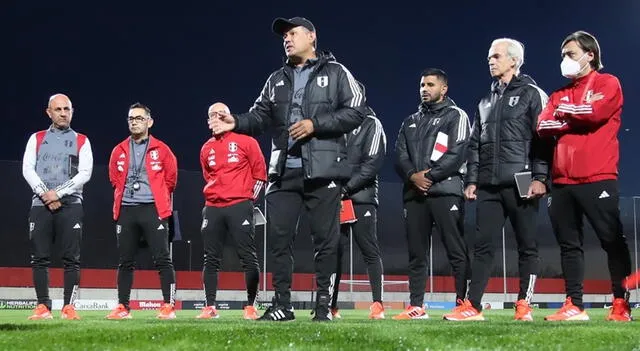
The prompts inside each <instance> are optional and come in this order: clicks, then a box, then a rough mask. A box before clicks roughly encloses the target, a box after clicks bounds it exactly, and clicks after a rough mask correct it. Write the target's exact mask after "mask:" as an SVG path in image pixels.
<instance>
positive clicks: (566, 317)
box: [544, 297, 589, 321]
mask: <svg viewBox="0 0 640 351" xmlns="http://www.w3.org/2000/svg"><path fill="white" fill-rule="evenodd" d="M544 320H545V321H588V320H589V315H587V311H581V310H580V309H579V308H578V307H577V306H576V305H574V304H573V302H571V298H570V297H567V299H566V300H564V304H563V305H562V307H561V308H560V309H559V310H558V312H556V313H554V314H551V315H548V316H546V317H544Z"/></svg>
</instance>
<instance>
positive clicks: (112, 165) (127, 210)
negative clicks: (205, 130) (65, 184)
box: [107, 103, 178, 319]
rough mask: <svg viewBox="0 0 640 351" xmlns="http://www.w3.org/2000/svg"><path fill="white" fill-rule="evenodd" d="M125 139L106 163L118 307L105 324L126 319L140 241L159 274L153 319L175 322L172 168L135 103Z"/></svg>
mask: <svg viewBox="0 0 640 351" xmlns="http://www.w3.org/2000/svg"><path fill="white" fill-rule="evenodd" d="M127 122H128V124H129V132H130V133H131V135H130V136H129V137H128V138H126V139H125V140H123V141H122V142H121V143H120V144H118V145H116V147H114V148H113V151H112V152H111V158H110V159H109V180H110V181H111V185H112V186H113V197H114V201H113V220H114V221H116V237H117V239H118V251H119V259H118V303H119V304H118V306H117V307H116V308H115V309H114V310H113V311H112V312H111V313H110V314H109V315H107V319H129V318H131V314H130V313H129V297H130V294H131V286H132V285H133V271H134V269H135V266H136V261H135V258H136V254H137V252H138V247H139V244H140V241H141V239H144V241H145V242H146V243H147V244H148V245H149V249H150V250H151V257H152V258H153V262H154V264H155V266H156V268H157V269H158V272H159V273H160V287H161V289H162V296H163V298H164V304H163V305H162V306H161V307H160V310H159V312H158V315H157V317H158V319H174V318H176V314H175V309H174V302H175V289H176V277H175V275H176V274H175V271H174V268H173V262H172V260H171V255H170V253H169V223H168V222H169V221H168V218H169V216H171V214H172V208H173V201H172V197H173V191H174V190H175V188H176V184H177V181H178V162H177V160H176V157H175V156H174V154H173V152H172V151H171V149H170V148H169V146H167V144H165V143H163V142H162V141H160V140H159V139H157V138H155V137H152V136H151V135H150V133H149V129H150V128H151V127H152V126H153V123H154V120H153V118H152V117H151V110H150V109H149V107H147V106H145V105H143V104H141V103H135V104H133V105H132V106H131V107H130V108H129V115H128V117H127Z"/></svg>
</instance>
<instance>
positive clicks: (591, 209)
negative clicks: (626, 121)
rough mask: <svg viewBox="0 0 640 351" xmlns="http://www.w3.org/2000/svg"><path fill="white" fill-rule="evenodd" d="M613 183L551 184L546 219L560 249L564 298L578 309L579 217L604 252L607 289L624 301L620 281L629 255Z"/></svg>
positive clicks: (581, 275)
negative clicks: (551, 227) (549, 217)
mask: <svg viewBox="0 0 640 351" xmlns="http://www.w3.org/2000/svg"><path fill="white" fill-rule="evenodd" d="M618 202H619V192H618V182H617V181H616V180H604V181H599V182H594V183H586V184H575V185H561V184H554V185H553V192H552V198H551V203H550V206H549V215H550V216H551V224H552V225H553V230H554V232H555V234H556V239H557V240H558V244H559V245H560V258H561V264H562V272H563V274H564V280H565V288H566V292H567V296H568V297H571V300H572V302H573V304H574V305H576V306H578V307H580V308H581V309H582V288H583V286H582V282H583V280H584V252H583V250H582V245H583V242H584V232H583V222H582V218H583V216H586V217H587V220H588V221H589V223H590V224H591V227H592V228H593V229H594V231H595V233H596V235H597V236H598V239H599V240H600V245H601V246H602V248H603V249H604V250H605V251H606V252H607V258H608V260H607V263H608V265H609V272H610V274H611V285H612V286H611V289H612V291H613V296H614V297H616V298H626V297H627V296H626V295H627V294H626V290H625V289H624V287H623V286H622V281H623V280H624V278H625V277H626V276H628V275H629V274H631V255H630V253H629V246H628V245H627V238H626V237H625V236H624V233H623V232H622V223H621V222H620V210H619V208H618Z"/></svg>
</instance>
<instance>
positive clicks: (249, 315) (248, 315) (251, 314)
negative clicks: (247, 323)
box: [242, 305, 260, 320]
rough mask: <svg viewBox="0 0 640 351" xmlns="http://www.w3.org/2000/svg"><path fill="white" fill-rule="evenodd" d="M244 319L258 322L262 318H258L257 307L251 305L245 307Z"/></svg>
mask: <svg viewBox="0 0 640 351" xmlns="http://www.w3.org/2000/svg"><path fill="white" fill-rule="evenodd" d="M242 318H244V319H249V320H256V319H258V318H260V316H258V310H257V309H256V307H255V306H253V305H249V306H244V310H243V311H242Z"/></svg>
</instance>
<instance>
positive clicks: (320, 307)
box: [311, 296, 333, 322]
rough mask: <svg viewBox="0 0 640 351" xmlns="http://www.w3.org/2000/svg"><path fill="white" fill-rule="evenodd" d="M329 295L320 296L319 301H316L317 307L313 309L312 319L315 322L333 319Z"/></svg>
mask: <svg viewBox="0 0 640 351" xmlns="http://www.w3.org/2000/svg"><path fill="white" fill-rule="evenodd" d="M329 300H330V299H329V297H328V296H318V301H317V302H316V308H315V309H314V310H313V315H314V316H313V318H312V319H311V320H312V321H314V322H328V321H331V320H332V319H333V316H332V315H331V310H330V309H329Z"/></svg>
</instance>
